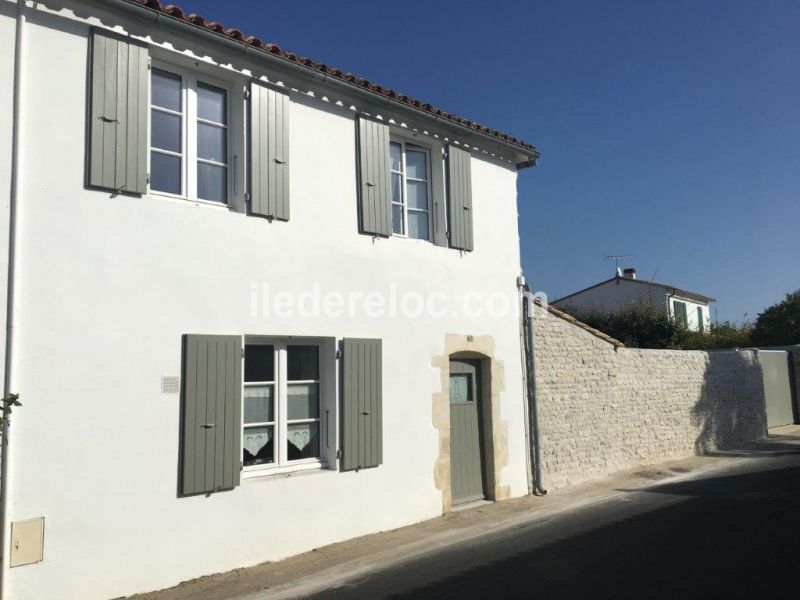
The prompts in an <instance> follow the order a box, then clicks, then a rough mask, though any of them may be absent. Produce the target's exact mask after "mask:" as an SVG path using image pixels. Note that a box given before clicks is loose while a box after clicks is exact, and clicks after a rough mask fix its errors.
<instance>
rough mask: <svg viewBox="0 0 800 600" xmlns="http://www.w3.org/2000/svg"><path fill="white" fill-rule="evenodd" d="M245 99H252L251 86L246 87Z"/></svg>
mask: <svg viewBox="0 0 800 600" xmlns="http://www.w3.org/2000/svg"><path fill="white" fill-rule="evenodd" d="M244 99H245V100H250V88H249V87H248V86H245V87H244Z"/></svg>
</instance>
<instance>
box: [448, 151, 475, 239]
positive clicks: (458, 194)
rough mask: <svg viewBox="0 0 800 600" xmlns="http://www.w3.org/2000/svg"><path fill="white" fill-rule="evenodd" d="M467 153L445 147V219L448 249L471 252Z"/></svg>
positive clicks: (470, 201)
mask: <svg viewBox="0 0 800 600" xmlns="http://www.w3.org/2000/svg"><path fill="white" fill-rule="evenodd" d="M470 161H471V157H470V154H469V152H467V151H466V150H463V149H461V148H458V147H457V146H452V145H450V146H448V147H447V219H448V225H449V238H450V247H451V248H457V249H459V250H472V249H473V243H472V169H471V166H470Z"/></svg>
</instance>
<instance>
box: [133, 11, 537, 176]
mask: <svg viewBox="0 0 800 600" xmlns="http://www.w3.org/2000/svg"><path fill="white" fill-rule="evenodd" d="M123 1H124V2H127V3H128V4H132V5H137V6H140V7H143V8H146V9H150V10H153V11H156V12H158V13H160V14H163V15H168V16H169V17H172V18H174V19H177V20H179V21H183V22H185V23H187V24H190V25H193V26H195V27H198V28H202V29H205V30H207V31H210V32H213V33H216V34H219V35H220V36H223V37H227V38H229V39H231V40H234V41H238V42H241V43H243V44H246V45H247V46H249V47H252V48H254V49H256V50H260V51H261V52H265V53H267V54H270V55H272V56H274V57H278V58H280V59H283V60H285V61H287V62H290V63H293V64H295V65H299V66H301V67H305V68H307V69H309V70H310V71H316V72H317V73H322V74H324V75H326V76H327V77H331V78H334V79H337V80H340V81H343V82H345V83H348V84H351V85H352V86H353V87H354V88H359V89H360V90H362V91H366V92H369V93H372V94H374V95H377V96H381V97H382V98H385V99H389V100H391V101H394V102H396V103H398V104H401V105H406V106H409V107H411V108H415V109H418V110H420V111H423V112H425V113H428V114H429V115H431V116H433V117H435V118H438V119H443V120H445V121H448V122H451V123H453V124H456V125H460V126H462V127H466V128H468V129H471V130H474V131H477V132H479V133H481V134H483V135H486V136H489V137H492V138H495V139H497V140H499V141H501V142H503V143H504V144H507V145H510V146H513V147H516V148H517V149H518V150H520V151H522V152H523V153H524V154H527V155H528V156H530V157H531V161H530V162H531V164H535V160H536V158H538V157H539V151H538V150H537V149H536V148H535V147H534V146H533V145H531V144H529V143H527V142H524V141H522V140H520V139H518V138H516V137H513V136H511V135H509V134H507V133H502V132H500V131H497V130H496V129H492V128H490V127H486V126H485V125H481V124H480V123H476V122H475V121H470V120H468V119H464V118H463V117H459V116H457V115H454V114H452V113H449V112H446V111H444V110H442V109H441V108H437V107H435V106H432V105H430V104H428V103H427V102H421V101H420V100H416V99H415V98H411V97H410V96H406V95H405V94H401V93H399V92H397V91H395V90H393V89H390V88H388V87H385V86H382V85H379V84H377V83H375V82H372V81H368V80H367V79H364V78H362V77H357V76H356V75H353V74H352V73H349V72H345V71H342V70H341V69H337V68H335V67H331V66H329V65H326V64H324V63H321V62H317V61H314V60H312V59H310V58H306V57H303V56H298V55H297V54H295V53H294V52H289V51H288V50H283V49H282V48H281V47H280V46H278V45H277V44H273V43H270V42H263V41H262V40H260V39H259V38H257V37H255V36H252V35H247V34H245V33H242V32H241V31H240V30H238V29H234V28H228V27H225V26H224V25H221V24H220V23H216V22H213V21H207V20H206V19H204V18H203V17H201V16H200V15H196V14H193V13H192V14H187V13H186V12H185V11H184V10H183V9H182V8H180V7H179V6H175V5H174V4H168V5H163V4H161V2H159V0H123ZM524 166H530V165H528V164H526V165H524Z"/></svg>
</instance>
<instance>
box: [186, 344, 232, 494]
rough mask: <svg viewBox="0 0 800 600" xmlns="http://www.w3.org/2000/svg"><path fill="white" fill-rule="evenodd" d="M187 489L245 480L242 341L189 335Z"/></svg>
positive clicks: (192, 490)
mask: <svg viewBox="0 0 800 600" xmlns="http://www.w3.org/2000/svg"><path fill="white" fill-rule="evenodd" d="M182 371H183V372H182V381H183V386H182V390H181V401H182V440H181V441H182V443H181V493H182V494H184V495H189V494H198V493H207V492H213V491H219V490H223V489H229V488H232V487H234V486H237V485H239V467H240V460H241V458H240V456H239V443H238V440H239V436H240V429H241V401H242V399H241V381H242V340H241V337H239V336H229V335H185V336H183V369H182Z"/></svg>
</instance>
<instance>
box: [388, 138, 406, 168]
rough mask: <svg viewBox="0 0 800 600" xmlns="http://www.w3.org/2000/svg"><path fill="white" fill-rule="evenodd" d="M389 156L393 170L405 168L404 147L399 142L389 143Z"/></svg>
mask: <svg viewBox="0 0 800 600" xmlns="http://www.w3.org/2000/svg"><path fill="white" fill-rule="evenodd" d="M389 158H390V159H391V164H392V170H393V171H402V170H403V147H402V146H401V145H400V144H398V143H397V142H390V143H389Z"/></svg>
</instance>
